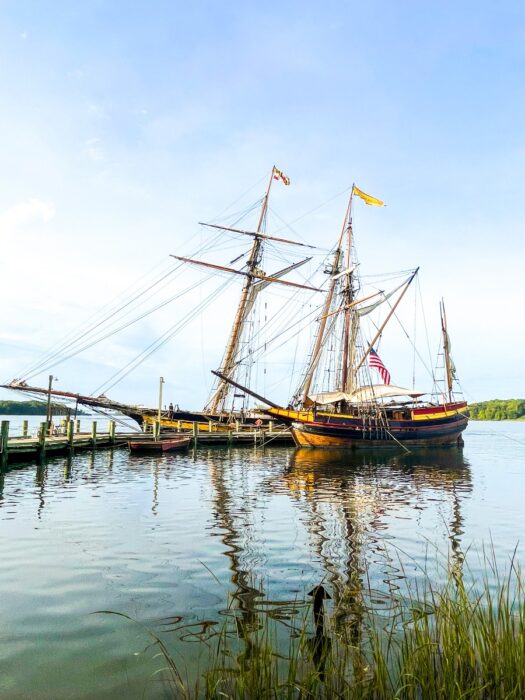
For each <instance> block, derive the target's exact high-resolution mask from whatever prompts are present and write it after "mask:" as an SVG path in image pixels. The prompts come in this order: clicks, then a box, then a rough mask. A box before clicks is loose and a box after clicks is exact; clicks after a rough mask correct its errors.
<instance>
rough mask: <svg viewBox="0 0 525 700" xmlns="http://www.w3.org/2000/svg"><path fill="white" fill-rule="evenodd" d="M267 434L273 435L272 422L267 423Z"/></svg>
mask: <svg viewBox="0 0 525 700" xmlns="http://www.w3.org/2000/svg"><path fill="white" fill-rule="evenodd" d="M268 432H269V433H273V420H269V421H268Z"/></svg>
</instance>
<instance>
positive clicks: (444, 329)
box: [439, 299, 453, 403]
mask: <svg viewBox="0 0 525 700" xmlns="http://www.w3.org/2000/svg"><path fill="white" fill-rule="evenodd" d="M439 311H440V315H441V331H442V333H443V354H444V356H445V372H446V375H447V391H448V400H449V403H451V402H452V378H453V371H452V367H453V365H452V360H451V359H450V342H449V339H448V332H447V316H446V313H445V302H444V300H443V299H441V302H440V304H439Z"/></svg>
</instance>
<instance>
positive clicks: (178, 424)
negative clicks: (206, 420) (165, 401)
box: [177, 420, 181, 433]
mask: <svg viewBox="0 0 525 700" xmlns="http://www.w3.org/2000/svg"><path fill="white" fill-rule="evenodd" d="M180 429H181V422H180V420H178V421H177V432H178V433H180Z"/></svg>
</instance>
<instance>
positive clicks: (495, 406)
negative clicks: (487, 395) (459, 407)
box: [468, 399, 525, 420]
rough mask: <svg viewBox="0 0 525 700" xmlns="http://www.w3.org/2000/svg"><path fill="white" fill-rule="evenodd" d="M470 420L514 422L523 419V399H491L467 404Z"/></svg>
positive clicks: (524, 415) (524, 401)
mask: <svg viewBox="0 0 525 700" xmlns="http://www.w3.org/2000/svg"><path fill="white" fill-rule="evenodd" d="M468 408H469V412H470V417H471V419H472V420H515V419H517V418H523V417H525V399H506V400H502V399H492V400H491V401H480V402H479V403H471V404H469V407H468Z"/></svg>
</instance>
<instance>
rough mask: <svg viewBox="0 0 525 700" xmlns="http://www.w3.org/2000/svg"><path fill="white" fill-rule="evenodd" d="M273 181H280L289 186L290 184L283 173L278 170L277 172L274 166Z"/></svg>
mask: <svg viewBox="0 0 525 700" xmlns="http://www.w3.org/2000/svg"><path fill="white" fill-rule="evenodd" d="M273 179H274V180H280V181H281V182H283V183H284V184H285V185H289V184H290V178H289V177H287V176H286V175H285V174H284V173H283V172H281V171H280V170H277V168H276V167H275V166H274V168H273Z"/></svg>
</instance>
